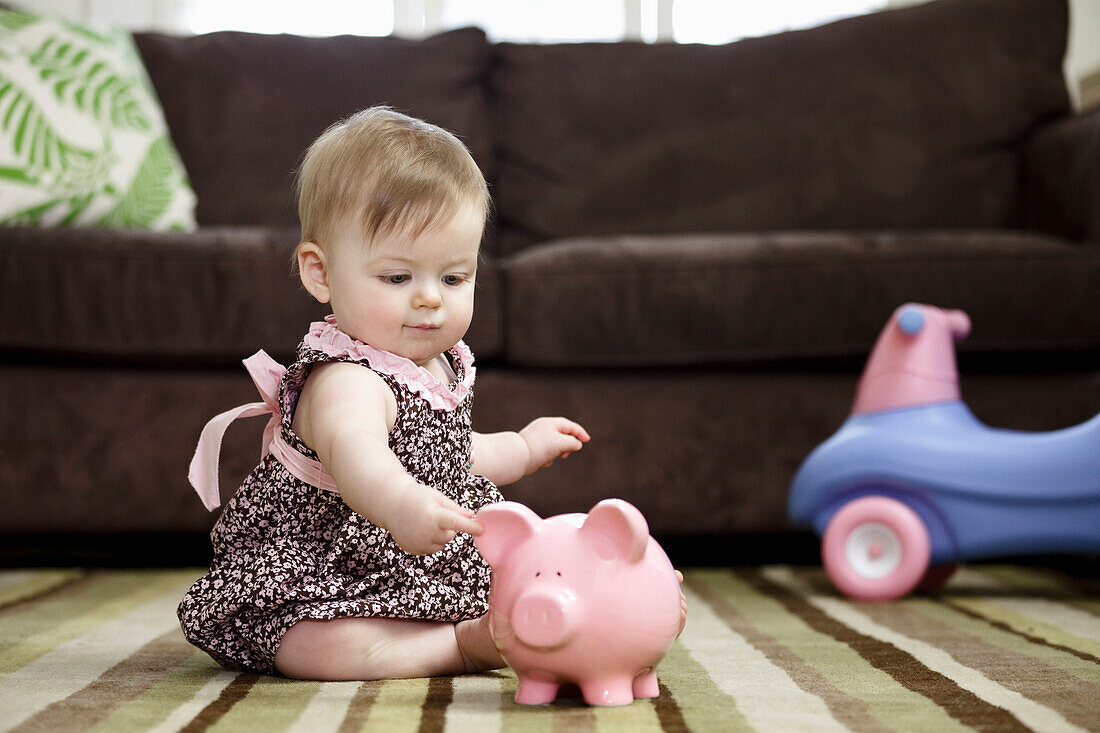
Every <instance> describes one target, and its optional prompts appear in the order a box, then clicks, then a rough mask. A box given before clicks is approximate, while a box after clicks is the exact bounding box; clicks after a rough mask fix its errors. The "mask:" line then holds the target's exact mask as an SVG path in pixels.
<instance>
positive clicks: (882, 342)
mask: <svg viewBox="0 0 1100 733" xmlns="http://www.w3.org/2000/svg"><path fill="white" fill-rule="evenodd" d="M969 333H970V318H969V317H968V316H967V315H966V313H964V312H963V311H961V310H943V309H941V308H937V307H935V306H931V305H921V304H919V303H906V304H905V305H903V306H901V307H899V308H898V309H897V310H895V311H894V314H893V315H892V316H891V317H890V320H889V322H887V324H886V328H884V329H883V331H882V334H881V335H880V336H879V338H878V341H877V342H876V343H875V347H874V349H872V350H871V356H870V358H868V360H867V366H866V367H865V368H864V370H863V376H862V377H861V378H860V380H859V387H858V389H857V391H856V400H855V404H854V405H853V406H852V414H854V415H858V414H864V413H869V412H881V411H883V410H897V409H903V408H906V407H916V406H918V405H928V404H933V403H937V402H949V401H952V400H959V399H961V394H960V392H959V370H958V367H957V366H956V363H955V340H956V339H961V338H965V337H966V336H967V335H968V334H969Z"/></svg>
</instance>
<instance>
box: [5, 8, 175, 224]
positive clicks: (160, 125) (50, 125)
mask: <svg viewBox="0 0 1100 733" xmlns="http://www.w3.org/2000/svg"><path fill="white" fill-rule="evenodd" d="M194 212H195V194H194V192H193V191H192V190H191V187H190V185H189V184H188V182H187V176H186V173H185V171H184V169H183V164H182V163H181V162H180V159H179V155H178V154H177V153H176V150H175V148H174V147H173V146H172V142H171V139H170V138H169V136H168V128H167V125H166V124H165V121H164V115H163V113H162V111H161V109H160V104H159V103H158V101H157V97H156V93H155V92H154V90H153V87H152V85H151V83H150V82H149V78H148V76H147V75H146V73H145V68H144V66H143V65H142V62H141V58H140V56H139V55H138V52H137V49H136V48H135V47H134V43H133V39H132V38H131V36H130V34H129V33H128V32H127V31H125V30H123V29H119V28H111V27H106V26H97V25H92V24H87V23H84V24H80V25H78V24H75V23H71V22H68V21H64V20H57V19H52V18H46V17H40V16H37V15H31V14H28V13H24V12H18V11H13V10H0V225H27V226H75V227H115V228H135V229H155V230H182V231H190V230H192V229H194V228H195V214H194Z"/></svg>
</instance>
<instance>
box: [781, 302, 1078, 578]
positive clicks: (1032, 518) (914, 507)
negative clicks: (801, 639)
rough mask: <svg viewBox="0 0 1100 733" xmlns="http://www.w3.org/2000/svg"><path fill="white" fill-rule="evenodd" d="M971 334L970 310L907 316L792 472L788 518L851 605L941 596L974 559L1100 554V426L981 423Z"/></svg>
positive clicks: (887, 333)
mask: <svg viewBox="0 0 1100 733" xmlns="http://www.w3.org/2000/svg"><path fill="white" fill-rule="evenodd" d="M969 331H970V319H969V318H968V317H967V315H966V314H965V313H963V312H962V311H957V310H955V311H947V310H941V309H939V308H935V307H932V306H927V305H916V304H907V305H903V306H901V307H900V308H898V309H897V311H895V312H894V314H893V316H891V318H890V321H889V322H888V323H887V325H886V328H885V329H884V330H883V332H882V335H881V336H879V339H878V342H877V343H876V344H875V347H874V349H873V350H872V352H871V356H870V358H869V359H868V361H867V366H866V367H865V369H864V372H863V376H862V377H861V379H860V382H859V386H858V390H857V394H856V400H855V405H854V406H853V409H852V414H851V416H850V417H849V418H848V419H847V421H845V423H844V424H843V425H842V426H841V428H840V430H838V431H837V432H836V433H835V434H834V435H833V436H832V437H830V438H829V439H828V440H826V441H825V442H824V443H822V444H821V445H819V446H818V447H817V448H816V449H815V450H814V451H813V452H812V453H811V454H810V455H809V457H807V458H806V460H805V461H804V462H803V464H802V466H801V467H800V468H799V470H798V473H797V474H796V475H795V478H794V481H793V483H792V485H791V490H790V495H789V498H788V512H789V514H790V517H791V519H792V520H793V521H795V522H796V523H798V524H801V525H804V526H805V525H808V526H812V527H813V528H814V530H815V531H816V532H817V533H818V535H819V536H820V537H821V538H822V553H821V554H822V560H823V562H824V565H825V569H826V571H827V572H828V574H829V577H830V579H831V580H832V581H833V583H834V584H835V585H836V587H837V588H838V589H840V590H841V591H842V592H844V593H845V594H847V595H849V596H852V597H853V598H858V599H862V600H889V599H894V598H900V597H901V596H904V595H906V594H907V593H909V592H910V591H912V590H914V589H915V588H917V587H918V586H920V587H921V588H923V589H933V588H935V587H937V586H938V585H940V584H942V583H943V582H945V581H946V580H947V578H948V577H949V576H950V574H951V573H952V572H953V570H954V568H955V567H956V565H957V563H959V562H961V561H964V560H976V559H981V558H992V557H998V556H1005V555H1018V554H1038V553H1064V554H1089V553H1100V415H1097V416H1096V417H1094V418H1092V419H1091V420H1089V421H1087V422H1085V423H1082V424H1081V425H1077V426H1075V427H1071V428H1066V429H1063V430H1056V431H1053V432H1046V433H1031V432H1021V431H1013V430H1002V429H996V428H990V427H987V426H986V425H984V424H982V423H981V422H980V421H979V420H978V419H977V418H976V417H975V416H974V415H973V414H972V413H971V412H970V410H969V409H968V408H967V406H966V405H965V404H964V403H963V401H962V399H961V397H960V393H959V381H958V370H957V368H956V363H955V348H954V340H955V339H956V338H963V337H965V336H966V335H967V334H968V333H969Z"/></svg>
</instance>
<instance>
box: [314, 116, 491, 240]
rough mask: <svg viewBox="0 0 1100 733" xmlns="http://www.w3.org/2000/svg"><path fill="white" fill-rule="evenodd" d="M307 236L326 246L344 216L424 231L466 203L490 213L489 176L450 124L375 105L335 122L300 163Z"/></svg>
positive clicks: (374, 231) (375, 227)
mask: <svg viewBox="0 0 1100 733" xmlns="http://www.w3.org/2000/svg"><path fill="white" fill-rule="evenodd" d="M297 193H298V218H299V220H300V222H301V225H302V239H301V241H302V242H314V243H315V244H317V245H318V246H320V247H321V248H322V249H324V248H326V246H327V245H328V244H329V243H330V242H331V241H332V238H333V235H334V230H335V229H336V227H337V225H338V224H339V223H341V222H346V223H348V224H352V225H354V224H358V225H359V226H360V227H361V229H362V231H363V233H364V234H365V235H366V239H367V242H368V243H369V242H371V241H372V240H373V239H374V238H375V237H376V236H378V235H379V234H389V233H393V232H398V231H400V232H408V233H409V234H410V235H412V236H414V237H415V236H419V235H420V234H422V233H423V232H424V231H425V230H427V229H429V228H431V227H432V226H433V225H435V224H439V223H445V222H448V221H450V220H451V219H452V218H454V216H455V215H456V214H457V213H458V212H459V211H460V210H461V209H462V208H463V207H465V206H470V205H473V206H476V207H479V208H480V209H481V212H482V215H483V217H487V216H488V213H489V207H490V199H489V191H488V187H487V186H486V184H485V177H484V176H483V175H482V174H481V171H480V170H479V169H478V167H477V164H476V163H475V162H474V159H473V157H472V156H471V155H470V151H469V150H467V148H466V146H465V145H463V144H462V142H461V141H460V140H459V139H458V138H457V137H455V136H454V135H452V134H451V133H449V132H447V131H446V130H444V129H442V128H440V127H437V126H435V125H432V124H430V123H427V122H424V121H422V120H418V119H416V118H413V117H409V116H408V115H404V114H401V113H400V112H395V111H393V110H392V109H390V108H389V107H370V108H368V109H365V110H362V111H361V112H358V113H356V114H354V115H352V116H351V117H348V118H347V119H345V120H342V121H340V122H337V123H336V124H334V125H332V126H331V127H329V128H328V129H327V130H326V131H325V132H324V133H322V134H321V136H320V137H318V138H317V140H316V141H314V143H313V144H312V145H311V146H310V147H309V150H307V151H306V155H305V158H304V159H303V161H302V165H301V168H299V170H298V179H297Z"/></svg>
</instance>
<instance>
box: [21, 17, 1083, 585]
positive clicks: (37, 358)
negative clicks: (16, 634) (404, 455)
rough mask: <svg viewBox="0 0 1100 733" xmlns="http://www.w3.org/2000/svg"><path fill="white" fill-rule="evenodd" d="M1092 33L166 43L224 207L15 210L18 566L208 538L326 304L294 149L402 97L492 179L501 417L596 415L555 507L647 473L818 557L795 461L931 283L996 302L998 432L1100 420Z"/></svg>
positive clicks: (482, 279)
mask: <svg viewBox="0 0 1100 733" xmlns="http://www.w3.org/2000/svg"><path fill="white" fill-rule="evenodd" d="M1066 26H1067V9H1066V6H1065V3H1064V2H1060V1H1053V0H939V1H938V2H932V3H929V4H926V5H921V6H917V7H913V8H908V9H902V10H895V11H888V12H883V13H879V14H875V15H870V16H865V17H858V18H853V19H849V20H844V21H840V22H837V23H834V24H831V25H827V26H823V27H820V28H816V29H811V30H806V31H799V32H791V33H785V34H781V35H776V36H771V37H765V38H755V39H749V40H744V41H741V42H738V43H734V44H730V45H727V46H681V45H645V44H637V43H614V44H598V43H597V44H562V45H523V44H511V43H502V44H495V45H494V44H490V43H489V42H487V40H486V38H485V36H484V34H483V33H481V32H480V31H478V30H475V29H465V30H459V31H454V32H450V33H445V34H442V35H439V36H436V37H433V38H429V39H426V40H422V41H411V40H400V39H394V38H355V37H337V38H325V39H316V38H300V37H293V36H262V35H249V34H242V33H215V34H211V35H205V36H197V37H171V36H165V35H157V34H139V35H138V36H137V39H136V40H137V43H138V47H139V49H140V52H141V54H142V56H143V58H144V60H145V62H146V66H147V68H148V71H149V74H150V76H151V79H152V81H153V83H154V86H155V87H156V90H157V92H158V94H159V96H160V99H161V102H162V104H163V106H164V110H165V114H166V117H167V120H168V123H169V126H170V128H171V132H172V136H173V139H174V141H175V143H176V145H177V147H178V149H179V152H180V155H181V157H182V159H183V161H184V164H185V166H186V168H187V170H188V173H189V176H190V178H191V182H192V184H193V186H194V188H195V191H196V192H197V195H198V210H197V217H198V221H199V223H200V228H199V229H198V230H197V231H196V232H193V233H186V234H184V233H168V234H149V233H143V232H137V231H107V230H99V231H73V230H35V229H8V230H4V231H0V280H2V282H3V288H0V405H2V407H0V438H2V441H0V496H2V497H3V503H4V510H3V511H2V512H0V535H2V536H3V538H4V539H3V540H2V541H0V545H2V549H3V551H4V553H5V555H6V556H7V561H8V562H9V563H11V562H32V561H49V560H48V559H49V558H55V557H57V558H60V559H61V560H63V561H64V560H69V561H71V560H73V558H76V559H77V560H80V559H81V558H84V559H85V560H87V561H89V562H96V561H103V560H104V558H105V557H107V556H106V555H104V554H102V553H103V552H105V551H104V550H103V549H102V548H103V547H104V546H108V547H110V548H111V549H110V550H108V551H106V552H108V553H116V554H117V555H118V556H120V557H121V558H122V559H123V560H125V561H127V562H131V561H135V560H138V561H140V560H142V559H146V560H149V561H164V560H165V558H166V557H167V556H168V555H171V554H172V553H175V555H173V556H174V557H178V558H179V559H181V560H183V561H188V562H190V561H195V562H201V561H202V560H203V559H204V553H205V549H204V548H205V539H204V538H203V535H204V534H205V532H206V531H207V530H208V529H209V527H210V526H211V524H212V521H213V517H212V516H211V515H209V514H208V513H207V512H205V511H204V510H203V508H202V506H201V504H200V503H199V501H198V499H197V498H196V497H195V495H194V494H193V492H192V491H191V489H190V488H189V486H188V484H187V482H186V478H185V474H186V467H187V463H188V461H189V459H190V455H191V451H192V450H193V448H194V444H195V441H196V439H197V437H198V434H199V430H200V429H201V427H202V426H203V424H204V423H205V421H206V420H207V419H208V418H210V417H211V416H213V415H214V414H215V413H217V412H220V411H222V410H225V409H228V408H230V407H233V406H236V405H238V404H241V403H244V402H249V401H253V400H255V399H257V398H256V393H255V391H254V388H253V386H252V384H251V382H250V381H249V379H248V376H247V374H246V373H245V371H244V369H243V368H242V367H241V365H240V360H241V359H242V358H244V357H246V356H248V355H249V354H251V353H252V352H254V351H255V350H257V349H259V348H264V349H266V350H267V351H268V352H269V353H271V354H273V355H274V356H276V358H278V359H280V360H282V361H284V363H286V360H288V359H289V358H290V356H291V354H292V353H293V350H294V347H295V345H296V343H297V341H298V339H299V337H300V336H301V334H302V333H304V331H305V329H306V328H307V326H308V324H309V322H310V321H311V320H314V319H317V318H319V317H321V316H323V315H324V311H323V310H322V309H321V308H320V307H319V306H318V305H317V304H316V303H312V302H311V301H310V299H309V298H308V297H307V296H306V295H305V294H304V292H302V291H301V288H300V287H299V286H298V284H297V281H296V279H295V278H294V277H293V276H292V274H291V271H290V266H289V256H290V253H291V250H292V248H293V247H294V245H295V244H296V242H297V230H296V227H295V224H296V219H295V214H294V202H293V196H292V178H293V171H294V169H295V167H296V165H297V163H298V160H299V157H300V155H301V153H302V151H303V150H304V148H305V147H306V146H307V145H308V143H309V142H310V141H311V140H312V139H313V138H314V137H315V136H316V135H317V134H318V133H319V132H320V131H321V130H322V129H324V128H325V127H326V126H327V125H328V124H329V123H331V122H333V121H334V120H336V119H338V118H340V117H342V116H345V115H347V114H349V113H351V112H353V111H355V110H357V109H360V108H362V107H365V106H368V105H372V104H378V103H386V104H390V105H392V106H393V107H395V108H397V109H400V110H403V111H407V112H409V113H411V114H414V115H417V116H421V117H424V118H427V119H429V120H431V121H433V122H436V123H439V124H441V125H443V126H445V127H447V128H449V129H451V130H453V131H455V132H456V133H458V134H459V135H461V136H462V137H463V138H464V139H465V140H466V142H467V143H468V144H469V146H470V148H471V149H472V150H473V152H474V155H475V157H476V158H477V160H478V162H479V163H480V165H482V167H483V169H484V171H485V173H486V175H487V176H488V178H489V180H490V181H491V187H492V192H493V195H494V198H495V201H496V212H495V217H494V223H493V225H492V227H491V230H490V231H489V232H488V234H487V238H486V242H485V246H484V262H483V264H482V267H481V270H480V271H479V275H478V300H477V313H476V317H475V321H476V323H475V326H474V328H473V329H472V330H471V332H470V334H469V336H468V339H467V340H468V342H469V343H470V344H471V346H472V347H473V349H474V351H475V354H476V355H477V357H478V363H479V371H478V379H477V388H476V392H477V399H476V401H475V408H474V419H475V427H476V428H477V429H480V430H483V431H492V430H498V429H504V428H516V427H519V426H521V425H523V424H524V423H525V422H526V421H528V420H529V419H531V418H532V417H535V416H538V415H542V414H564V415H568V416H571V417H573V418H575V419H577V420H579V421H580V422H582V423H583V424H584V425H585V426H586V427H587V428H588V429H589V431H590V432H591V434H592V436H593V440H592V442H591V444H589V446H588V447H586V448H585V449H584V450H583V451H582V452H581V453H579V454H577V455H576V456H573V457H571V458H570V459H569V460H567V461H563V462H559V463H558V464H556V465H555V466H554V467H553V468H552V469H549V470H545V471H542V472H540V473H538V474H536V475H534V476H531V477H529V478H527V479H525V480H523V481H521V482H519V483H517V484H515V485H514V486H511V487H508V488H507V489H506V493H507V495H509V496H510V497H512V498H515V499H517V500H519V501H523V502H526V503H528V504H529V505H530V506H532V507H533V508H534V509H535V510H536V511H538V512H540V513H543V514H548V513H558V512H563V511H574V510H584V509H587V508H588V507H589V506H591V505H592V504H593V503H595V501H596V500H598V499H600V498H603V497H607V496H620V497H624V498H626V499H628V500H630V501H632V502H634V503H635V504H636V505H637V506H638V507H639V508H640V509H641V510H642V511H643V512H644V513H645V515H646V516H647V518H648V520H649V522H650V525H651V529H652V531H653V533H654V534H655V535H657V536H659V537H661V538H663V539H665V540H667V541H668V542H670V543H672V544H673V545H675V544H676V543H678V542H681V543H683V545H684V546H685V547H686V546H694V547H696V548H699V547H703V548H707V550H708V551H715V552H719V553H720V554H721V559H728V555H729V553H730V552H732V550H731V548H734V549H736V548H741V549H742V550H747V549H749V548H751V547H754V546H756V544H755V543H756V540H758V539H762V538H768V537H772V538H776V537H778V538H781V539H782V540H783V541H784V542H785V541H787V540H788V539H790V540H791V541H793V542H796V543H797V542H802V543H803V546H805V544H806V543H805V539H806V538H805V536H804V535H800V534H794V535H792V534H790V533H791V532H792V531H793V530H794V529H795V528H793V527H791V526H790V524H789V523H788V521H787V519H786V510H785V503H786V491H787V486H788V484H789V481H790V479H791V477H792V475H793V473H794V471H795V469H796V467H797V466H798V464H799V462H800V461H801V459H802V458H803V457H804V456H805V455H806V454H807V452H808V451H809V450H810V449H811V448H813V446H814V445H816V444H817V443H818V442H819V441H821V440H822V439H824V438H825V437H827V436H828V435H829V434H830V433H831V432H832V431H833V430H834V429H835V428H836V427H837V426H838V425H839V424H840V422H841V421H842V420H843V418H844V416H845V415H846V413H847V410H848V407H849V405H850V402H851V399H852V395H853V389H854V385H855V381H856V378H857V376H858V371H859V368H860V366H861V364H862V360H863V358H864V357H865V355H866V354H867V352H868V350H869V348H870V345H871V343H872V341H873V339H874V337H875V336H876V335H877V333H878V331H879V329H880V328H881V326H882V325H883V324H884V323H885V320H886V318H887V316H888V315H889V313H890V312H891V311H892V310H893V309H894V307H895V306H897V305H898V304H900V303H902V302H904V301H908V300H917V301H923V302H930V303H934V304H937V305H942V306H951V307H959V308H963V309H965V310H967V311H968V312H969V314H970V315H971V317H972V320H973V323H974V328H973V334H972V336H971V338H970V339H969V340H968V341H966V342H964V343H963V344H961V345H960V350H961V367H962V372H963V394H964V398H965V399H966V400H967V401H968V402H969V404H970V405H971V407H972V409H973V410H974V411H975V412H976V413H977V415H978V416H979V417H980V418H982V419H983V420H985V421H986V422H988V423H990V424H994V425H999V426H1004V427H1015V428H1022V429H1044V428H1055V427H1061V426H1065V425H1069V424H1072V423H1075V422H1077V421H1080V420H1083V419H1085V418H1087V417H1089V416H1090V415H1092V414H1094V413H1095V412H1096V411H1097V410H1098V409H1100V114H1098V113H1096V112H1093V113H1090V114H1080V113H1074V112H1073V111H1072V110H1071V109H1070V106H1069V102H1068V99H1067V94H1066V89H1065V84H1064V80H1063V74H1062V58H1063V53H1064V49H1065V43H1066ZM251 423H254V424H248V423H245V424H241V425H239V426H238V427H234V428H233V429H232V430H231V431H230V433H229V435H228V437H227V441H226V446H225V450H224V451H223V464H222V466H223V474H222V486H223V491H226V492H228V491H232V490H233V489H234V488H235V487H236V485H237V484H238V483H239V481H240V479H241V478H242V477H243V476H244V475H245V474H246V473H247V472H248V471H249V470H250V469H251V468H252V466H253V465H254V463H255V461H256V460H257V459H258V457H259V447H260V433H261V431H262V427H263V421H262V420H254V421H251ZM745 538H750V540H746V539H745ZM693 542H694V543H695V544H694V545H692V543H693ZM112 543H113V544H112ZM700 543H702V544H700ZM771 546H772V547H777V545H775V544H774V543H773V544H772V545H771ZM89 548H91V549H89ZM96 548H99V549H96ZM87 552H96V553H100V554H93V555H87V554H82V553H87ZM699 559H701V558H698V557H696V558H692V560H694V561H698V560H699Z"/></svg>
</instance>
